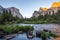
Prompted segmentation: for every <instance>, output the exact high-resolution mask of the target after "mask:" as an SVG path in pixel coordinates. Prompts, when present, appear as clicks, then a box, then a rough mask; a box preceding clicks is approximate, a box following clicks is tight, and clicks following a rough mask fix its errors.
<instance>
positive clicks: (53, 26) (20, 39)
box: [0, 24, 60, 40]
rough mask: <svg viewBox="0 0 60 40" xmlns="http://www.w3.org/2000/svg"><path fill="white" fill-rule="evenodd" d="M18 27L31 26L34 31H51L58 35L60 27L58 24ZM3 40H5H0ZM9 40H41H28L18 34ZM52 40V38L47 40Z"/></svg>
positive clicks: (36, 39)
mask: <svg viewBox="0 0 60 40" xmlns="http://www.w3.org/2000/svg"><path fill="white" fill-rule="evenodd" d="M18 25H19V26H33V27H34V30H35V31H42V30H43V29H47V30H51V31H54V32H58V33H60V25H59V24H18ZM0 40H5V39H0ZM11 40H42V39H41V38H37V37H34V38H33V39H28V38H27V36H26V34H25V33H24V34H19V35H18V36H17V37H15V38H13V39H11ZM48 40H53V38H51V39H48Z"/></svg>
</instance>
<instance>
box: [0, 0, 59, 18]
mask: <svg viewBox="0 0 60 40" xmlns="http://www.w3.org/2000/svg"><path fill="white" fill-rule="evenodd" d="M59 1H60V0H0V5H1V6H3V7H4V8H8V7H16V8H18V9H19V11H20V13H21V14H22V15H23V17H27V18H29V17H31V16H32V14H33V12H34V11H35V10H37V11H38V10H39V8H40V7H46V8H50V7H51V5H52V3H53V2H59Z"/></svg>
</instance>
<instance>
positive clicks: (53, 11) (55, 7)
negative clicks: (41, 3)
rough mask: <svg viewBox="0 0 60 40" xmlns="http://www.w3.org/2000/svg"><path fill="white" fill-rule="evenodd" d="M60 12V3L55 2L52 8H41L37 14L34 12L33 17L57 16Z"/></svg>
mask: <svg viewBox="0 0 60 40" xmlns="http://www.w3.org/2000/svg"><path fill="white" fill-rule="evenodd" d="M59 10H60V2H54V3H53V4H52V6H51V7H50V8H43V7H40V8H39V10H38V11H37V12H38V13H37V12H35V11H34V13H33V15H32V16H35V17H38V16H39V15H43V16H44V15H46V14H48V15H52V14H56V13H57V12H58V11H59Z"/></svg>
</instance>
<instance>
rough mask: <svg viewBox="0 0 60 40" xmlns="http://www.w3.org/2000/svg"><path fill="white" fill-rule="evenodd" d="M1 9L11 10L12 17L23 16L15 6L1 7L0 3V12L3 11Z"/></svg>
mask: <svg viewBox="0 0 60 40" xmlns="http://www.w3.org/2000/svg"><path fill="white" fill-rule="evenodd" d="M3 10H7V11H8V12H9V11H11V14H12V15H13V16H14V17H16V16H17V17H19V18H23V16H22V15H21V13H20V12H19V9H17V8H15V7H9V8H3V7H2V6H1V5H0V13H3Z"/></svg>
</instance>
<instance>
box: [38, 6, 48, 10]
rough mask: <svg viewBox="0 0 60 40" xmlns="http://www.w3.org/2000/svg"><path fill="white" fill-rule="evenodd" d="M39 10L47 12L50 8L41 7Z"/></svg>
mask: <svg viewBox="0 0 60 40" xmlns="http://www.w3.org/2000/svg"><path fill="white" fill-rule="evenodd" d="M39 10H43V11H47V10H48V8H43V7H41V8H40V9H39Z"/></svg>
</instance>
